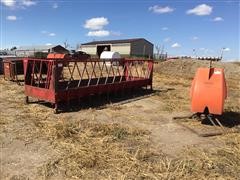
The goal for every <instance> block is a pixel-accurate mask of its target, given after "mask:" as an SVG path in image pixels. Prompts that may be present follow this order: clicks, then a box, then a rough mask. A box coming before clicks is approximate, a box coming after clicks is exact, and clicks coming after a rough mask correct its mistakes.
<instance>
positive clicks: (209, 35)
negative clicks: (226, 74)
mask: <svg viewBox="0 0 240 180" xmlns="http://www.w3.org/2000/svg"><path fill="white" fill-rule="evenodd" d="M0 1H1V28H0V30H1V33H0V34H1V49H3V48H11V47H12V46H21V45H42V44H63V42H64V41H66V40H67V41H68V43H69V44H70V45H71V47H72V48H73V49H74V48H75V47H76V44H81V43H85V42H89V41H92V40H108V39H125V38H139V37H142V38H145V39H147V40H149V41H151V42H152V43H153V44H154V45H159V46H164V49H165V50H166V51H167V52H168V53H169V54H170V55H193V49H195V51H196V53H197V55H199V56H219V55H220V52H221V49H222V48H225V49H224V59H227V60H236V59H240V52H239V51H240V48H239V42H240V39H239V30H240V28H239V26H240V25H239V23H240V22H239V21H240V15H239V9H240V5H239V1H230V0H229V1H228V0H226V1H220V0H219V1H216V0H214V1H198V0H195V1H191V0H189V1H187V0H173V1H167V0H162V1H161V0H160V1H154V0H145V1H144V0H139V1H136V0H128V1H127V0H121V1H120V0H116V1H114V0H88V1H87V0H84V1H81V0H79V1H75V0H69V1H57V0H56V1H40V0H0Z"/></svg>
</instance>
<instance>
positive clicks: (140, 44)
mask: <svg viewBox="0 0 240 180" xmlns="http://www.w3.org/2000/svg"><path fill="white" fill-rule="evenodd" d="M131 56H145V57H149V56H150V57H153V44H151V43H149V42H148V41H145V40H139V41H135V42H132V43H131Z"/></svg>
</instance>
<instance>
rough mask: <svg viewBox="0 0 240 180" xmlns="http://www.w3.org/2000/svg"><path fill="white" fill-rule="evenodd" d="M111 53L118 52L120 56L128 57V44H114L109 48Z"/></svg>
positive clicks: (129, 49)
mask: <svg viewBox="0 0 240 180" xmlns="http://www.w3.org/2000/svg"><path fill="white" fill-rule="evenodd" d="M111 51H115V52H118V53H119V54H120V55H130V51H131V47H130V43H128V44H127V43H126V44H114V45H112V46H111Z"/></svg>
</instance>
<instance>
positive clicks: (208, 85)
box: [190, 68, 227, 115]
mask: <svg viewBox="0 0 240 180" xmlns="http://www.w3.org/2000/svg"><path fill="white" fill-rule="evenodd" d="M190 94H191V111H192V112H199V113H203V112H204V110H205V108H206V107H207V108H208V111H209V113H211V114H217V115H221V114H222V112H223V107H224V101H225V99H226V98H227V86H226V81H225V77H224V70H223V69H222V68H198V70H197V73H196V75H195V77H194V80H193V82H192V87H191V93H190Z"/></svg>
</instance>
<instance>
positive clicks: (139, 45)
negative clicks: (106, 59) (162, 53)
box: [79, 38, 153, 58]
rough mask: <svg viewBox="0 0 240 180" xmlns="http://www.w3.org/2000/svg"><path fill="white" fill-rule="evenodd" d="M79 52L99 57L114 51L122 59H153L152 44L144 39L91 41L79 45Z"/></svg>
mask: <svg viewBox="0 0 240 180" xmlns="http://www.w3.org/2000/svg"><path fill="white" fill-rule="evenodd" d="M79 50H80V51H83V52H86V53H88V54H90V55H91V56H93V57H94V56H98V57H100V55H101V53H102V52H103V51H106V50H107V51H115V52H118V53H119V54H120V55H121V56H123V57H150V58H152V57H153V44H152V43H151V42H149V41H147V40H146V39H144V38H137V39H122V40H109V41H92V42H88V43H84V44H81V47H80V49H79Z"/></svg>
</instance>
